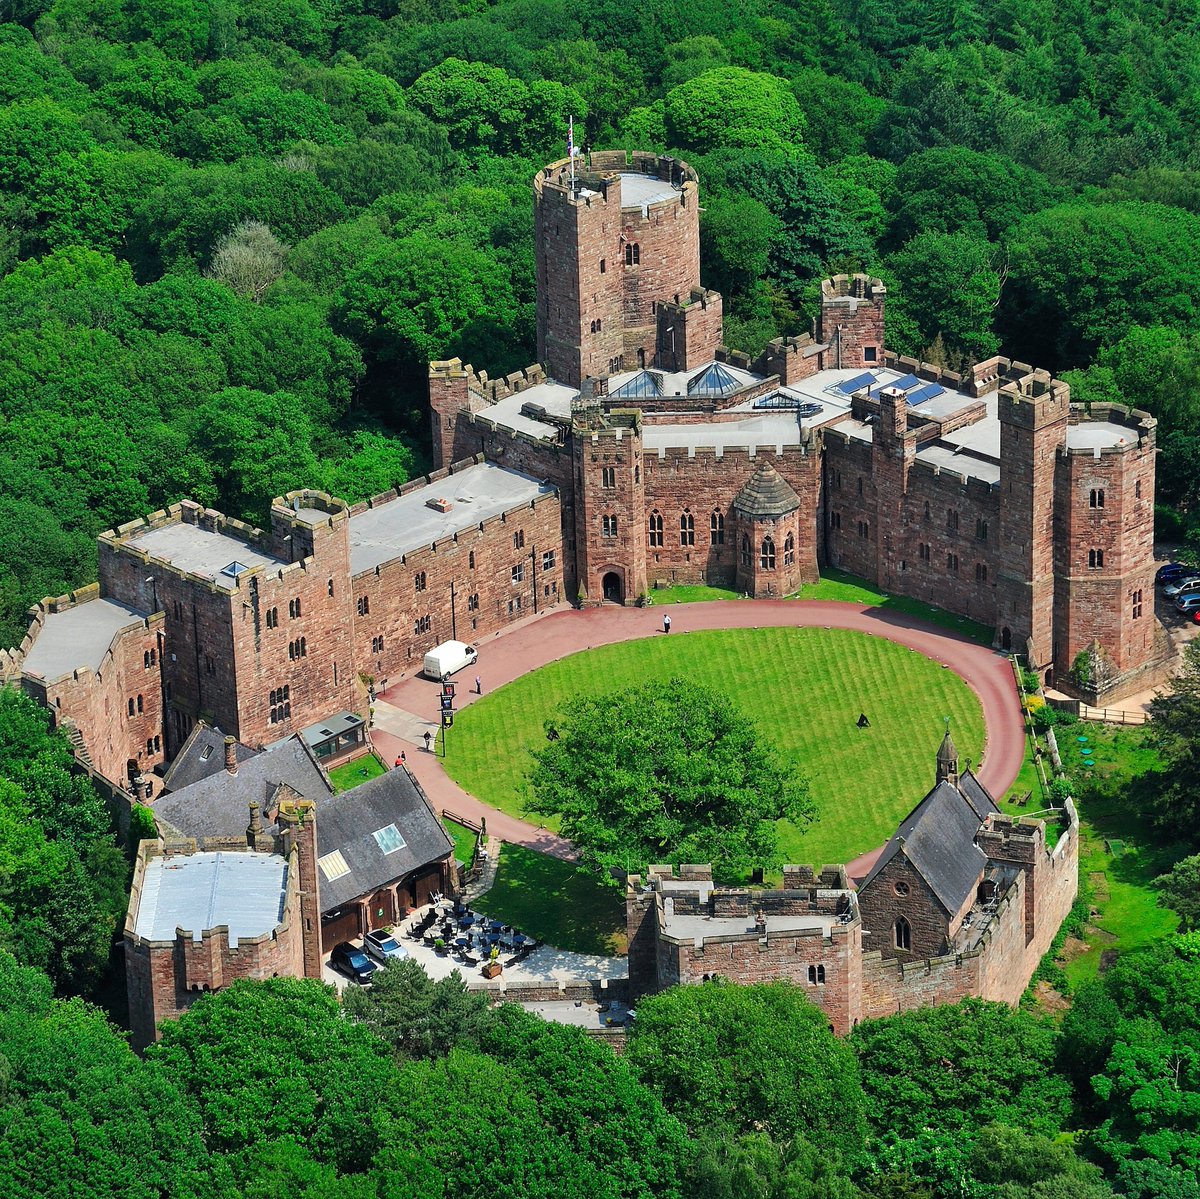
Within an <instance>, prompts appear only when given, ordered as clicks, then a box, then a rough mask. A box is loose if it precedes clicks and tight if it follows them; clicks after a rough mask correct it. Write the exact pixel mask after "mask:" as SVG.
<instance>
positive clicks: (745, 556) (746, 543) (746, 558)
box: [742, 533, 750, 566]
mask: <svg viewBox="0 0 1200 1199" xmlns="http://www.w3.org/2000/svg"><path fill="white" fill-rule="evenodd" d="M742 565H743V566H749V565H750V538H749V536H748V535H747V534H745V533H743V534H742Z"/></svg>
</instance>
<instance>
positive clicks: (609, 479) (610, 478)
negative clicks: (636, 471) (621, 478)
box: [600, 466, 617, 487]
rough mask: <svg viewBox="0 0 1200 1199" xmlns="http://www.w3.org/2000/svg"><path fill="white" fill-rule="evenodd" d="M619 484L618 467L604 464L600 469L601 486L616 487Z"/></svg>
mask: <svg viewBox="0 0 1200 1199" xmlns="http://www.w3.org/2000/svg"><path fill="white" fill-rule="evenodd" d="M616 485H617V468H616V467H615V466H604V467H601V469H600V486H601V487H616Z"/></svg>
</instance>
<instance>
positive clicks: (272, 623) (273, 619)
mask: <svg viewBox="0 0 1200 1199" xmlns="http://www.w3.org/2000/svg"><path fill="white" fill-rule="evenodd" d="M278 626H279V609H278V608H268V609H267V628H268V629H274V628H277V627H278Z"/></svg>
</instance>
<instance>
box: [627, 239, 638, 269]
mask: <svg viewBox="0 0 1200 1199" xmlns="http://www.w3.org/2000/svg"><path fill="white" fill-rule="evenodd" d="M641 261H642V247H641V246H640V245H638V243H637V242H626V243H625V265H626V266H637V265H638V263H640V262H641Z"/></svg>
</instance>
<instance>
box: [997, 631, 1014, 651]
mask: <svg viewBox="0 0 1200 1199" xmlns="http://www.w3.org/2000/svg"><path fill="white" fill-rule="evenodd" d="M1000 648H1001V649H1002V650H1004V651H1005V652H1006V653H1007V652H1008V651H1009V650H1010V649H1012V633H1011V632H1010V631H1009V628H1008V626H1007V625H1005V626H1004V628H1002V629H1001V630H1000Z"/></svg>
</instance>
